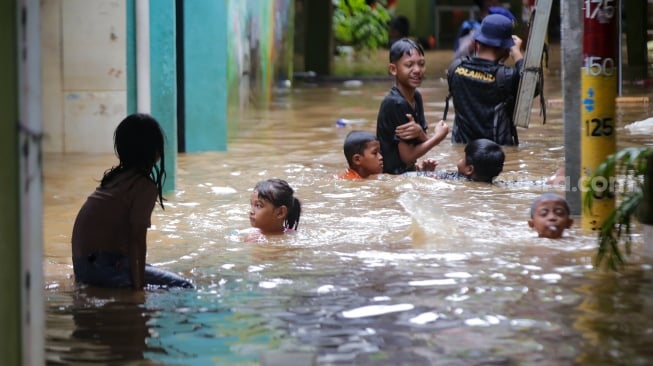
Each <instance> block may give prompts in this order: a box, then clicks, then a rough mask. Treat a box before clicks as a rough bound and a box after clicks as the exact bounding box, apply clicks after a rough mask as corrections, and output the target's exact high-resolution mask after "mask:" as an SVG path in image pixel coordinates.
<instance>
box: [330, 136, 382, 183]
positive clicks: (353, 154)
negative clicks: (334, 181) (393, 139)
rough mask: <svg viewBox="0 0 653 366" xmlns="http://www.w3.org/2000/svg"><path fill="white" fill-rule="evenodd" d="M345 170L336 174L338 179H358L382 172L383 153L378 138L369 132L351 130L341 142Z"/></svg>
mask: <svg viewBox="0 0 653 366" xmlns="http://www.w3.org/2000/svg"><path fill="white" fill-rule="evenodd" d="M343 151H344V153H345V159H347V164H348V166H349V167H348V168H347V171H345V172H343V173H340V174H338V175H337V176H336V178H339V179H347V180H360V179H367V178H368V177H370V176H371V175H375V174H381V173H383V155H381V147H380V144H379V139H377V138H376V135H374V134H373V133H371V132H368V131H359V130H353V131H351V132H349V133H348V134H347V137H345V142H344V144H343Z"/></svg>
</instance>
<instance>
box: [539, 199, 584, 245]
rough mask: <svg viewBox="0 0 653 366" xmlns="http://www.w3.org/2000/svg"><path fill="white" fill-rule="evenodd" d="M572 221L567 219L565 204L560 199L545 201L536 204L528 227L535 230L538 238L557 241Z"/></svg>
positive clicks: (569, 218)
mask: <svg viewBox="0 0 653 366" xmlns="http://www.w3.org/2000/svg"><path fill="white" fill-rule="evenodd" d="M573 223H574V219H572V218H571V217H569V212H568V211H567V208H566V207H565V203H564V202H563V201H562V200H560V199H545V200H542V201H540V202H538V203H537V204H536V205H535V208H534V210H533V217H532V218H531V219H530V220H528V226H530V227H531V228H533V229H535V231H537V234H538V236H539V237H540V238H550V239H558V238H560V237H562V232H563V231H565V229H569V228H570V227H571V225H572V224H573Z"/></svg>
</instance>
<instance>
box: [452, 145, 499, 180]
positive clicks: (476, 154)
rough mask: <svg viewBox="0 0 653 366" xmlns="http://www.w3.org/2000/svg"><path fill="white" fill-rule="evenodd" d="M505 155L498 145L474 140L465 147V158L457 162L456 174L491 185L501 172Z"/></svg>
mask: <svg viewBox="0 0 653 366" xmlns="http://www.w3.org/2000/svg"><path fill="white" fill-rule="evenodd" d="M505 160H506V155H505V154H504V152H503V149H502V148H501V146H500V145H499V144H497V143H496V142H494V141H492V140H488V139H476V140H473V141H471V142H470V143H468V144H467V145H465V156H463V157H462V158H461V159H460V160H459V161H458V165H457V166H458V173H459V174H461V175H463V176H465V177H467V178H468V179H470V180H473V181H477V182H486V183H492V180H494V178H495V177H496V176H498V175H499V174H500V173H501V171H503V163H504V162H505Z"/></svg>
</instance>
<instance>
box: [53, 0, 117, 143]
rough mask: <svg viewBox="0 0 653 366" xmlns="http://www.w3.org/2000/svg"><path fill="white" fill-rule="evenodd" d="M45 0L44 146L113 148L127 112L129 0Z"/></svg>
mask: <svg viewBox="0 0 653 366" xmlns="http://www.w3.org/2000/svg"><path fill="white" fill-rule="evenodd" d="M41 4H42V9H41V14H42V17H41V20H42V34H41V36H42V40H41V43H42V45H41V47H42V55H43V63H42V75H43V86H42V93H43V126H44V132H45V135H46V138H45V139H44V141H43V151H44V152H65V153H78V152H86V153H97V152H111V151H113V141H112V136H113V130H114V129H115V127H116V126H117V124H118V123H119V122H120V120H121V119H122V118H124V116H125V114H126V90H127V86H126V85H127V84H126V72H125V71H126V70H125V65H126V53H125V49H126V43H125V42H126V28H125V14H126V11H125V2H124V1H121V0H92V1H90V0H65V1H63V0H48V1H42V2H41Z"/></svg>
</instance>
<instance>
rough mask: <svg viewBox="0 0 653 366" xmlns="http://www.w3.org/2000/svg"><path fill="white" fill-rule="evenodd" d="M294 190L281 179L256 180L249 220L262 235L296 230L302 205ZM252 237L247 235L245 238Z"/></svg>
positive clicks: (251, 197)
mask: <svg viewBox="0 0 653 366" xmlns="http://www.w3.org/2000/svg"><path fill="white" fill-rule="evenodd" d="M294 194H295V191H293V189H292V188H291V187H290V185H288V182H286V181H285V180H283V179H267V180H264V181H261V182H258V183H257V184H256V186H255V187H254V190H253V191H252V194H251V196H250V200H249V202H250V205H251V207H250V210H249V222H250V223H251V224H252V227H254V228H257V229H258V230H259V233H257V234H263V235H280V234H284V233H287V232H291V231H295V230H297V226H298V225H299V215H300V214H301V211H302V207H301V204H300V202H299V200H298V199H297V198H295V196H294ZM250 239H254V237H252V236H249V237H248V238H247V240H250Z"/></svg>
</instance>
